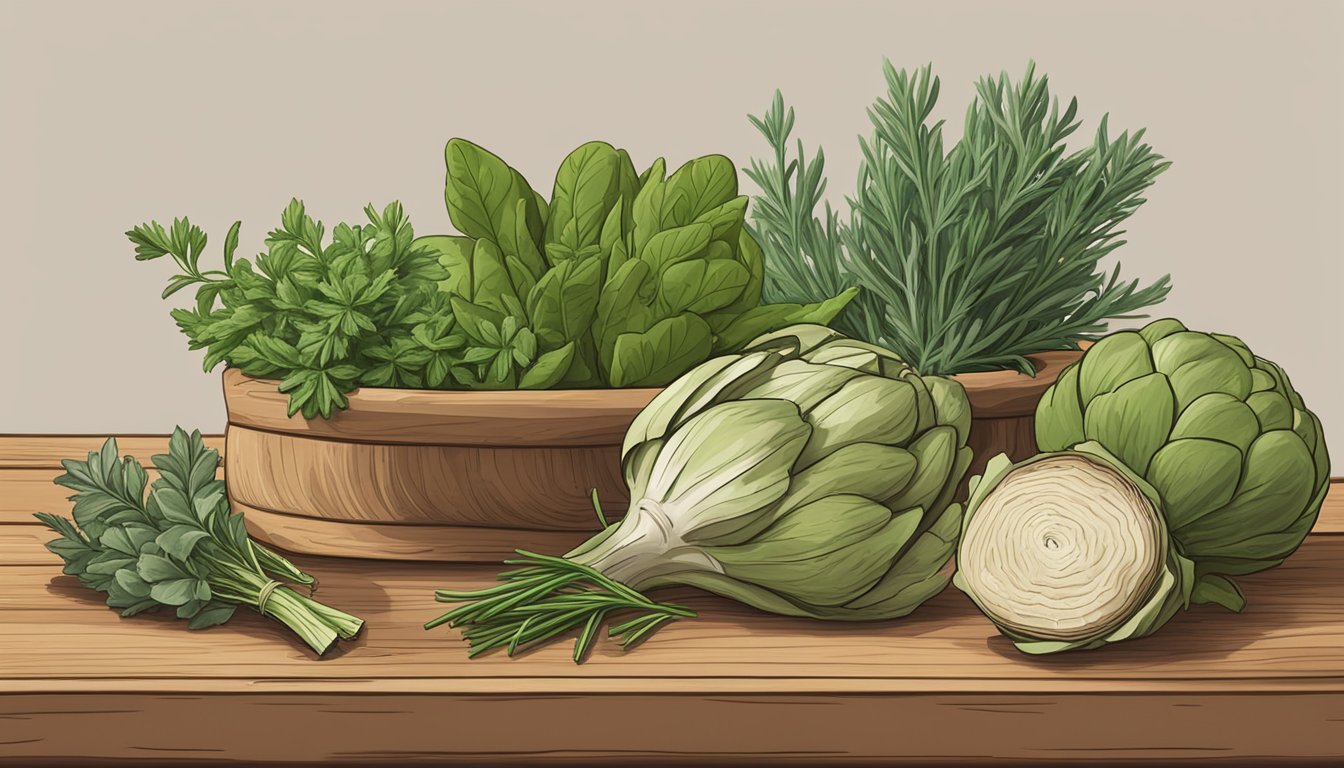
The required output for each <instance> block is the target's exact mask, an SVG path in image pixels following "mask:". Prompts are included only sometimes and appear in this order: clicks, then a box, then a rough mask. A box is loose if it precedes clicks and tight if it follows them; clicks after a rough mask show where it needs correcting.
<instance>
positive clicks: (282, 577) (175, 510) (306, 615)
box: [36, 428, 364, 656]
mask: <svg viewBox="0 0 1344 768" xmlns="http://www.w3.org/2000/svg"><path fill="white" fill-rule="evenodd" d="M153 463H154V468H155V469H156V470H158V472H159V477H158V479H156V480H155V481H154V482H153V483H152V484H151V483H150V482H149V476H148V474H147V473H146V472H145V469H144V467H143V466H141V464H140V462H139V461H137V460H136V459H135V458H133V457H131V456H122V455H121V454H120V453H119V452H118V450H117V441H116V439H114V438H108V440H107V442H106V443H104V444H103V448H102V450H101V451H90V452H89V455H88V458H87V459H86V460H84V461H77V460H74V459H70V460H67V461H64V462H62V464H63V465H64V467H65V474H63V475H61V476H60V477H58V478H56V484H57V485H60V486H64V487H65V488H69V489H70V490H72V491H74V492H75V495H74V496H71V497H70V498H71V500H72V501H74V511H73V514H72V516H73V518H74V521H73V522H71V521H70V520H67V519H66V518H63V517H59V516H57V515H51V514H47V513H45V512H39V513H37V515H36V517H37V519H38V520H40V521H41V522H42V524H43V525H46V526H47V527H48V528H50V529H52V530H53V531H55V532H56V533H57V534H59V537H58V538H56V539H54V540H52V541H51V542H49V543H48V544H47V549H49V550H51V551H52V552H53V553H55V554H56V555H59V556H60V558H61V559H62V560H64V561H65V573H67V574H69V575H71V576H75V577H77V578H78V579H79V581H80V583H82V584H83V585H84V586H86V587H89V588H90V589H94V590H97V591H99V592H102V593H105V594H106V595H107V604H108V605H109V606H110V607H112V608H117V609H120V610H121V615H122V616H134V615H135V614H137V613H141V612H143V611H149V610H154V609H157V608H161V607H167V608H172V609H173V610H175V611H176V613H177V616H178V618H180V619H186V620H187V621H188V624H187V626H188V627H190V628H191V629H204V628H206V627H212V626H215V625H217V624H223V623H224V622H226V621H228V620H229V619H230V618H232V617H233V614H234V611H235V610H237V608H238V606H239V605H244V606H248V607H250V608H252V609H254V610H256V611H257V612H258V613H260V614H262V615H263V616H269V617H271V618H273V619H275V620H276V621H279V622H280V623H281V624H284V625H285V626H286V627H289V629H290V630H292V631H293V632H294V633H295V634H297V635H298V636H299V637H300V638H302V639H303V641H304V642H305V643H307V644H308V646H309V647H310V648H312V649H313V650H314V651H316V652H317V654H318V655H319V656H320V655H322V654H324V653H326V652H327V651H328V650H330V649H331V647H332V646H334V645H335V644H336V642H337V640H339V639H347V640H348V639H352V638H354V637H355V636H356V635H358V634H359V632H360V630H361V629H363V627H364V621H363V620H362V619H359V618H357V617H355V616H351V615H350V614H348V613H345V612H344V611H339V610H336V609H335V608H332V607H330V606H328V605H324V604H322V603H319V602H318V601H316V600H314V599H312V598H311V597H310V596H308V595H305V594H301V593H299V592H297V591H295V590H294V589H293V588H291V586H290V585H291V584H292V585H299V586H304V587H308V588H309V589H306V590H304V591H305V592H308V591H311V589H312V588H314V587H315V585H316V584H317V581H316V579H314V578H313V577H312V576H309V575H308V574H306V573H304V572H303V571H300V570H299V569H298V568H296V567H294V564H293V563H291V562H289V561H288V560H286V559H285V558H284V557H281V556H280V555H278V554H276V553H275V552H272V551H271V550H269V549H267V548H266V547H263V546H261V545H260V544H257V543H256V542H254V541H252V539H251V538H249V537H248V535H247V529H246V528H245V527H243V517H242V515H236V514H233V513H232V512H231V510H230V507H229V501H228V499H227V498H225V494H224V481H222V480H218V479H216V477H215V473H216V471H217V469H218V467H219V453H218V452H217V451H215V450H213V449H209V448H206V447H205V443H204V441H203V440H202V439H201V433H200V432H193V433H191V434H190V435H188V434H187V433H186V432H185V431H184V430H182V429H181V428H178V429H177V430H176V431H175V432H174V433H173V437H172V439H171V440H170V441H169V443H168V452H167V453H165V454H160V455H157V456H155V457H154V459H153ZM147 486H148V492H146V487H147Z"/></svg>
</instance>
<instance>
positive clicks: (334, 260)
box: [126, 139, 854, 419]
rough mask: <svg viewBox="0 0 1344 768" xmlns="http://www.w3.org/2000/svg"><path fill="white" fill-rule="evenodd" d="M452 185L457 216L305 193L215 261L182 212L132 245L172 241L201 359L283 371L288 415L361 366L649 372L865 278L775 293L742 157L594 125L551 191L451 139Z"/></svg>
mask: <svg viewBox="0 0 1344 768" xmlns="http://www.w3.org/2000/svg"><path fill="white" fill-rule="evenodd" d="M446 160H447V168H448V176H447V183H446V186H445V189H444V199H445V201H446V203H447V205H448V212H449V215H450V217H451V219H452V221H453V224H454V225H455V226H456V227H457V229H458V230H459V231H460V232H462V233H463V234H462V235H461V236H452V235H431V236H427V237H420V238H415V236H414V233H413V231H412V228H411V224H410V221H409V220H408V219H407V218H406V215H405V213H404V212H403V211H402V208H401V206H400V204H398V203H393V204H391V205H388V206H387V207H386V208H385V209H383V211H382V212H381V213H379V212H378V211H377V210H375V209H374V208H373V207H369V208H367V209H366V213H367V217H368V223H367V224H358V225H350V224H340V225H337V226H336V227H335V228H334V229H333V230H332V232H331V237H330V239H329V240H328V239H327V237H326V232H327V230H326V227H325V226H324V225H323V224H322V222H320V221H316V220H314V219H313V218H312V217H310V216H309V215H308V214H307V212H306V210H305V208H304V205H303V203H301V202H299V201H298V200H295V201H293V202H291V203H290V205H289V207H288V208H287V209H286V210H285V212H284V215H283V216H282V217H281V226H280V228H279V229H276V230H274V231H272V232H271V233H270V234H269V236H268V237H267V240H266V248H267V250H266V252H265V253H263V254H261V255H259V256H257V257H256V260H255V263H254V262H252V261H249V260H247V259H235V258H234V252H235V251H236V249H237V246H238V234H239V224H237V223H235V224H234V225H233V227H232V228H231V229H230V230H229V233H228V236H227V237H226V239H225V248H224V268H223V269H222V270H204V269H202V268H201V266H200V258H201V255H202V253H203V252H204V250H205V246H206V242H207V238H206V235H205V233H204V232H202V231H201V230H200V228H198V227H196V226H193V225H192V224H191V223H190V221H188V220H187V219H177V220H175V221H174V222H173V225H172V226H171V227H169V228H165V227H163V226H161V225H159V224H158V223H157V222H150V223H148V224H143V225H141V226H139V227H136V228H134V229H132V230H131V231H129V232H127V233H126V234H127V236H128V237H129V238H130V239H131V242H133V243H134V244H135V251H136V258H137V259H140V260H149V259H157V258H161V257H163V256H170V257H172V259H173V260H174V261H175V262H176V263H177V266H178V269H179V274H177V275H175V276H173V277H172V278H170V280H169V284H168V288H167V289H166V290H165V291H164V293H163V296H164V298H167V297H169V296H171V295H173V294H174V293H176V292H177V291H180V290H182V289H183V288H187V287H189V286H195V288H196V304H195V307H194V308H188V309H176V310H174V311H173V317H174V319H176V321H177V324H178V326H179V327H180V328H181V329H182V331H183V332H184V333H185V334H186V335H187V337H188V338H189V339H190V346H191V348H192V349H204V350H206V356H205V369H206V370H211V369H213V368H214V367H215V366H217V365H219V364H220V363H221V362H226V363H228V364H229V365H231V366H235V367H237V368H239V369H241V370H242V371H243V372H244V373H246V374H248V375H251V376H259V377H266V378H275V379H279V380H280V384H279V388H280V391H282V392H285V393H287V394H288V395H289V410H290V415H291V416H292V415H294V414H295V413H302V414H303V416H304V417H305V418H309V419H311V418H314V417H316V416H318V415H321V416H322V417H323V418H328V417H330V416H331V415H332V414H333V413H334V412H336V411H337V410H339V409H341V408H344V407H345V405H346V394H347V393H349V392H350V391H351V390H353V389H355V388H356V387H359V386H374V387H410V388H427V389H513V388H524V389H547V388H554V387H571V388H572V387H609V386H610V387H638V386H660V385H663V384H666V383H668V382H669V381H671V380H672V379H674V378H676V377H677V376H678V375H680V374H681V373H683V372H685V371H686V370H687V369H689V368H690V367H692V366H694V365H695V364H697V363H699V362H701V361H703V360H705V359H706V358H707V357H709V356H710V355H711V354H714V353H718V352H724V351H731V350H733V349H736V348H738V347H740V346H741V345H742V344H743V343H745V342H746V341H747V340H749V339H750V338H752V337H753V336H755V335H756V334H758V333H762V332H764V331H768V330H772V329H775V328H779V327H783V326H785V325H788V324H789V323H797V322H814V323H826V322H830V320H831V319H832V318H834V317H835V315H836V314H837V313H839V312H840V311H841V310H842V309H843V308H844V306H845V304H846V303H847V302H848V301H849V300H850V299H851V298H852V297H853V294H854V291H852V290H851V291H843V290H842V291H837V292H836V294H834V295H831V294H827V295H826V296H824V297H822V300H821V301H818V302H815V303H810V304H801V305H800V304H773V305H768V306H765V305H761V304H760V296H761V286H762V283H763V281H764V264H763V261H762V257H761V252H760V248H759V246H758V245H757V244H756V242H755V241H754V240H752V238H751V235H750V234H748V233H747V232H746V230H745V229H744V227H743V221H744V217H745V210H746V203H747V200H746V198H745V197H742V196H739V195H738V194H737V172H736V170H735V169H734V168H733V165H732V163H731V162H730V161H728V159H727V158H724V157H720V156H717V155H715V156H710V157H703V158H699V159H696V160H693V161H691V162H689V163H687V164H686V165H685V166H683V167H682V168H681V169H679V170H677V171H676V172H675V173H673V174H672V175H671V176H670V177H666V176H665V165H664V163H663V161H662V160H659V161H657V162H656V163H654V165H653V166H652V167H651V168H649V169H648V170H647V171H645V173H644V174H642V175H641V174H636V173H635V170H634V166H633V165H632V164H631V161H630V158H629V156H628V155H627V154H626V153H625V151H624V150H618V149H615V148H613V147H611V146H610V145H608V144H604V143H602V142H589V143H587V144H584V145H583V146H581V147H579V148H578V149H576V150H575V151H574V152H572V153H571V154H570V155H569V157H567V158H566V159H565V161H564V162H563V163H562V164H561V166H560V170H559V171H558V173H557V174H556V179H555V185H554V188H553V191H552V195H551V201H550V203H549V204H548V203H547V202H546V201H545V200H544V199H543V198H542V197H541V195H539V194H537V193H536V192H534V191H533V190H532V188H531V187H530V186H528V183H527V180H526V179H524V178H523V177H522V175H521V174H519V173H518V172H517V171H515V170H514V169H512V168H510V167H509V166H508V165H507V164H505V163H504V161H503V160H500V159H499V158H498V157H495V156H494V155H492V154H491V153H489V152H487V151H486V150H484V149H482V148H480V147H478V146H476V145H474V144H472V143H471V142H468V141H464V140H461V139H454V140H452V141H450V142H449V143H448V148H447V150H446Z"/></svg>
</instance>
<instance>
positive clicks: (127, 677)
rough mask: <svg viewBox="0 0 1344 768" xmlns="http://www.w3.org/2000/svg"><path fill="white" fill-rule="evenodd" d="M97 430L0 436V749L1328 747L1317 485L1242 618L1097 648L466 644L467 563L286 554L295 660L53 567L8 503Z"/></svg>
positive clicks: (1328, 640) (242, 617)
mask: <svg viewBox="0 0 1344 768" xmlns="http://www.w3.org/2000/svg"><path fill="white" fill-rule="evenodd" d="M99 442H100V440H98V439H96V438H49V437H48V438H16V437H8V438H3V437H0V764H4V765H23V766H37V765H49V764H103V765H145V764H148V763H152V762H155V761H167V762H173V763H182V762H190V763H194V762H199V763H215V762H231V761H239V762H242V761H255V762H259V763H264V764H266V765H283V764H308V763H324V764H348V765H381V764H389V763H419V764H425V763H432V762H440V761H446V760H455V761H459V762H460V763H462V764H467V765H482V764H495V763H518V762H523V761H533V760H535V761H546V762H549V763H555V764H568V765H576V766H577V765H583V766H589V765H629V764H633V763H639V764H669V763H689V762H699V763H701V764H704V765H730V764H753V763H769V764H788V765H824V764H831V763H855V764H887V763H900V762H909V763H913V764H920V765H929V764H959V763H977V762H985V763H989V762H993V763H995V764H996V765H998V764H1005V763H1014V762H1016V763H1020V764H1026V765H1042V764H1049V763H1065V762H1078V761H1081V760H1087V761H1089V762H1090V763H1123V762H1129V761H1135V760H1138V759H1142V758H1156V759H1157V760H1158V761H1159V762H1161V763H1163V764H1169V763H1173V762H1178V761H1191V762H1201V763H1202V762H1207V761H1228V762H1239V763H1246V762H1259V763H1262V764H1265V765H1275V766H1280V765H1287V764H1295V763H1298V762H1304V763H1321V764H1333V765H1341V764H1344V762H1342V761H1344V484H1337V485H1336V486H1335V487H1334V490H1333V492H1332V494H1331V496H1330V498H1329V500H1328V501H1327V502H1326V508H1325V510H1324V511H1323V513H1322V515H1321V520H1320V522H1319V523H1318V524H1317V530H1316V532H1315V533H1314V534H1313V535H1312V536H1311V537H1310V539H1309V540H1308V541H1307V542H1306V544H1304V545H1303V546H1302V548H1301V550H1300V551H1299V552H1298V553H1297V554H1296V555H1295V556H1294V557H1293V558H1292V559H1290V560H1289V561H1288V562H1287V563H1286V564H1284V565H1283V566H1281V567H1279V568H1277V569H1275V570H1272V571H1269V572H1266V573H1263V574H1258V575H1256V576H1252V577H1248V578H1246V579H1245V580H1244V581H1243V584H1244V586H1245V589H1246V595H1247V598H1248V600H1249V607H1248V608H1247V609H1246V612H1245V613H1244V614H1242V615H1240V616H1237V615H1232V614H1229V613H1227V612H1224V611H1221V610H1219V609H1215V608H1211V607H1200V608H1196V609H1194V610H1192V611H1190V612H1189V613H1188V614H1185V615H1182V616H1180V617H1178V618H1177V619H1176V620H1175V621H1173V622H1172V624H1171V625H1170V626H1168V627H1167V628H1166V629H1165V630H1164V631H1163V632H1162V633H1161V634H1160V635H1158V636H1156V637H1152V638H1148V639H1144V640H1139V641H1134V642H1128V643H1123V644H1121V645H1117V646H1112V647H1110V648H1107V649H1105V650H1103V651H1095V652H1085V653H1075V654H1065V655H1061V656H1054V657H1046V658H1032V657H1027V656H1024V655H1022V654H1019V653H1017V652H1016V651H1015V650H1014V649H1013V648H1012V646H1011V645H1009V644H1008V643H1007V642H1005V641H1004V640H1003V639H1002V638H1000V637H998V636H997V635H996V634H995V633H994V631H993V629H992V627H991V626H990V625H989V624H988V623H987V622H986V621H984V620H983V619H982V618H981V617H980V616H979V615H978V614H977V613H976V612H975V610H974V608H973V607H972V605H971V604H970V602H969V601H968V600H967V599H966V598H965V597H964V596H963V595H962V594H961V593H959V592H957V591H956V590H954V589H949V590H947V591H945V592H944V593H943V594H941V595H939V596H938V597H936V598H935V599H933V600H931V601H930V602H929V603H928V604H927V605H925V606H924V607H923V608H921V609H920V610H919V611H917V612H916V613H915V614H914V615H913V616H911V617H909V618H908V619H904V620H900V621H894V622H888V623H881V624H872V625H866V626H854V625H848V626H845V625H835V624H824V623H814V622H807V621H798V620H790V619H783V618H778V617H771V616H766V615H763V614H760V613H756V612H754V611H751V610H746V609H743V608H740V607H735V606H733V605H732V604H730V603H728V602H726V601H722V600H718V599H715V598H711V597H707V596H703V595H697V594H693V593H690V592H686V593H682V594H676V595H669V596H668V597H669V599H673V600H675V601H677V602H684V603H687V604H689V605H691V606H692V607H694V608H695V609H697V610H699V611H700V612H701V617H700V618H699V619H696V620H690V621H682V622H677V623H674V624H671V625H669V626H667V627H666V628H664V629H663V630H661V631H660V632H658V633H657V634H656V635H654V636H653V637H652V639H650V640H649V641H648V642H647V643H645V644H644V645H643V646H642V647H641V648H639V650H637V651H635V652H631V653H628V654H627V653H622V652H621V651H619V650H618V649H616V648H614V647H612V645H610V644H607V645H599V646H598V648H597V649H596V651H595V652H594V653H593V655H592V658H591V659H590V660H589V661H588V663H587V664H585V665H583V666H581V667H580V666H575V665H574V664H573V663H572V662H570V660H569V658H568V654H569V652H570V648H569V647H568V646H567V645H557V646H551V647H547V648H543V649H541V650H538V651H536V652H533V653H530V654H527V655H525V656H522V657H520V658H516V659H512V660H510V659H507V658H504V657H503V656H490V657H485V658H479V659H476V660H474V661H469V660H468V659H467V658H466V656H465V653H464V650H465V649H464V646H463V645H462V643H461V642H460V641H459V640H458V639H457V638H456V637H455V636H454V634H453V633H452V632H450V631H435V632H425V631H424V630H423V629H421V624H422V623H423V622H424V621H426V620H427V619H430V618H432V617H434V616H436V615H438V614H439V612H440V606H439V605H438V604H436V603H435V602H434V601H433V596H432V592H433V590H434V589H435V588H436V587H440V586H446V585H457V586H463V585H479V584H485V583H486V582H487V581H489V580H491V578H492V576H493V573H494V569H493V568H482V567H479V566H453V565H443V566H439V565H433V564H403V563H389V562H372V561H367V562H361V561H356V560H337V559H325V558H296V561H297V562H298V564H299V566H300V567H302V568H303V569H305V570H308V571H311V572H312V573H314V574H316V575H317V576H318V577H319V578H320V579H321V582H322V586H321V590H320V592H319V596H320V597H322V598H323V599H325V600H326V601H328V602H330V603H332V604H333V605H337V606H340V607H342V608H343V609H345V610H348V611H351V612H353V613H356V614H358V615H360V616H363V617H364V618H365V619H367V620H368V630H367V632H366V635H365V636H364V637H362V638H361V639H359V640H357V641H355V642H353V643H349V644H347V645H346V646H345V648H344V649H343V650H341V651H339V652H337V653H336V655H335V656H334V658H327V659H323V660H321V661H318V660H314V659H313V657H312V655H311V654H310V653H309V652H307V651H306V650H305V649H304V648H303V647H302V646H301V645H300V644H299V643H298V642H297V641H296V640H294V639H293V638H292V637H290V636H287V635H286V634H285V633H283V632H282V631H281V629H280V628H279V627H278V625H275V624H273V623H271V622H268V621H265V620H262V619H260V618H259V617H257V616H256V615H255V614H252V613H250V612H240V613H239V615H238V617H237V618H235V619H234V620H233V621H232V622H230V623H229V624H227V625H225V626H222V627H216V628H213V629H210V630H206V631H203V632H189V631H188V630H187V629H186V628H185V626H184V624H183V623H182V622H178V621H176V620H174V619H171V618H168V617H162V616H152V615H149V616H140V617H136V618H132V619H121V618H119V617H118V616H117V614H116V613H115V612H114V611H112V610H110V609H108V608H106V607H105V606H103V605H102V604H101V599H100V596H99V595H96V594H94V593H92V592H89V591H86V590H84V589H82V588H80V587H79V586H78V584H77V583H76V582H75V581H74V580H73V579H72V578H71V577H67V576H62V575H61V574H60V570H59V565H58V562H59V561H58V560H57V559H56V558H55V557H54V556H53V555H50V554H49V553H47V552H46V551H45V550H44V549H43V547H42V543H43V542H44V541H46V540H47V539H48V538H49V537H48V535H47V533H46V532H45V530H44V529H41V528H39V527H38V526H37V525H35V524H34V523H33V521H32V518H31V514H32V513H33V512H34V511H38V510H45V511H49V512H60V513H68V509H69V505H68V503H67V502H66V501H65V500H64V497H65V495H66V492H65V489H62V488H58V487H56V486H54V485H52V484H51V480H52V478H53V477H54V476H55V475H56V474H57V473H58V460H59V459H61V458H65V457H71V456H82V455H83V452H84V451H85V450H87V449H89V448H91V447H95V446H96V445H97V444H98V443H99ZM213 442H214V444H215V445H219V443H220V441H219V440H215V441H213ZM165 444H166V442H165V440H164V439H163V438H126V439H123V440H122V441H121V445H122V449H123V451H125V452H129V453H132V454H134V455H136V456H140V457H143V458H147V457H148V456H149V455H151V454H152V453H155V452H160V451H161V450H162V449H163V446H164V445H165Z"/></svg>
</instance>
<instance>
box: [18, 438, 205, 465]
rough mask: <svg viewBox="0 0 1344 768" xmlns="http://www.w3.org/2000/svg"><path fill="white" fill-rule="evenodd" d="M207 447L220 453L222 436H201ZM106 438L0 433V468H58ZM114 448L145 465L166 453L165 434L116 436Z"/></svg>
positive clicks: (94, 449) (96, 447)
mask: <svg viewBox="0 0 1344 768" xmlns="http://www.w3.org/2000/svg"><path fill="white" fill-rule="evenodd" d="M203 439H204V440H205V444H206V446H207V447H210V448H214V449H215V450H217V451H220V452H223V450H224V436H223V435H205V436H204V438H203ZM105 440H107V435H5V434H0V469H6V468H13V469H60V468H61V461H62V460H64V459H82V458H84V456H85V455H87V454H88V452H89V451H96V450H98V449H100V448H102V447H103V441H105ZM117 447H118V448H119V449H120V450H121V453H122V455H124V456H134V457H135V458H137V459H139V460H140V463H141V464H144V465H145V466H149V460H150V457H152V456H153V455H154V454H156V453H165V452H166V451H167V450H168V437H167V436H166V435H118V436H117Z"/></svg>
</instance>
